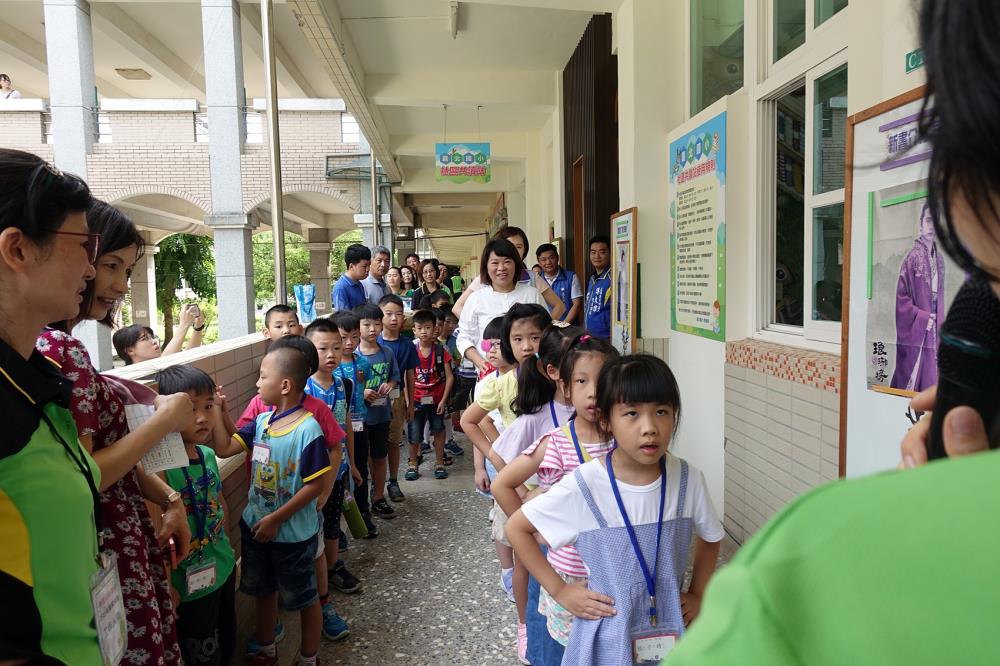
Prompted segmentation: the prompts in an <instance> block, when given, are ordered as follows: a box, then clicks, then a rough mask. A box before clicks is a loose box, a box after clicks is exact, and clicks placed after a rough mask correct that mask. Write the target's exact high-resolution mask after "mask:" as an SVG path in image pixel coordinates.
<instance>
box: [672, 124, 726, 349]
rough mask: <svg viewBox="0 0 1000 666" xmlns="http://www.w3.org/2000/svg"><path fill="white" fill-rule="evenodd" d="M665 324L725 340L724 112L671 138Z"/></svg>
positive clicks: (681, 330) (682, 331) (675, 328)
mask: <svg viewBox="0 0 1000 666" xmlns="http://www.w3.org/2000/svg"><path fill="white" fill-rule="evenodd" d="M669 160H670V218H671V222H672V225H673V228H672V232H671V234H670V267H671V268H670V326H671V328H673V330H675V331H679V332H681V333H689V334H691V335H698V336H701V337H704V338H709V339H711V340H718V341H720V342H722V341H725V339H726V223H725V219H726V113H725V112H723V113H720V114H719V115H717V116H715V117H714V118H712V119H711V120H708V121H706V122H705V123H703V124H702V125H700V126H699V127H698V128H697V129H695V130H694V131H692V132H688V133H686V134H684V135H683V136H681V137H680V138H678V139H677V140H675V141H672V142H671V143H670V154H669Z"/></svg>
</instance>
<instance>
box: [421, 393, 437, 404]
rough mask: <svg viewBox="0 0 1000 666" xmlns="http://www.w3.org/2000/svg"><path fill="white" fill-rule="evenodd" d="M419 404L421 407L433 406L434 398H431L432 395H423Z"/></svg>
mask: <svg viewBox="0 0 1000 666" xmlns="http://www.w3.org/2000/svg"><path fill="white" fill-rule="evenodd" d="M420 404H421V405H433V404H434V396H432V395H425V396H424V397H422V398H421V399H420Z"/></svg>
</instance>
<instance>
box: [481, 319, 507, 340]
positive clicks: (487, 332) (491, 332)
mask: <svg viewBox="0 0 1000 666" xmlns="http://www.w3.org/2000/svg"><path fill="white" fill-rule="evenodd" d="M503 320H504V318H503V316H500V317H494V318H493V319H492V320H491V321H490V323H488V324H486V328H484V329H483V340H501V339H503Z"/></svg>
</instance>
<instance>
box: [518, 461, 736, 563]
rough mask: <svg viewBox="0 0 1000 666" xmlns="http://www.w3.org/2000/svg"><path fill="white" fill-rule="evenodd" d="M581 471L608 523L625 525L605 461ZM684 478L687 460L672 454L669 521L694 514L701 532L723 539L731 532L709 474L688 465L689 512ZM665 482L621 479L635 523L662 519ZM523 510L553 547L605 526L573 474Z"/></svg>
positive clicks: (621, 489)
mask: <svg viewBox="0 0 1000 666" xmlns="http://www.w3.org/2000/svg"><path fill="white" fill-rule="evenodd" d="M578 469H579V471H580V473H581V474H582V475H583V478H584V480H585V481H586V482H587V485H588V486H590V492H591V494H592V495H593V496H594V501H595V502H596V503H597V506H598V508H599V509H600V510H601V513H603V514H604V519H605V520H606V521H607V523H608V527H624V526H625V522H624V521H623V520H622V515H621V512H620V511H619V510H618V504H617V503H616V502H615V496H614V493H613V492H612V491H611V482H610V481H608V471H607V469H605V467H604V465H603V464H602V461H601V460H592V461H591V462H589V463H587V464H585V465H581V466H580V467H579V468H578ZM680 480H681V460H680V458H675V457H673V456H671V455H668V456H667V505H666V508H665V509H664V514H663V517H664V519H665V520H671V519H673V518H677V517H681V518H692V519H693V521H694V532H695V534H696V535H698V536H699V537H701V538H702V539H703V540H704V541H707V542H709V543H715V542H716V541H721V540H722V537H723V536H724V534H725V533H724V532H723V529H722V523H721V522H719V517H718V516H717V515H716V513H715V508H714V507H713V506H712V501H711V500H710V499H709V497H708V490H707V489H706V488H705V477H704V476H702V473H701V472H700V471H699V470H697V469H695V468H694V467H693V466H691V465H688V479H687V497H686V498H685V500H684V515H683V516H678V515H677V500H678V497H679V495H680ZM660 481H661V479H657V480H656V481H654V482H653V483H650V484H649V485H645V486H633V485H630V484H627V483H622V482H621V481H618V490H619V492H620V493H621V496H622V503H623V504H624V505H625V511H627V512H628V518H629V520H630V521H631V522H632V524H633V525H647V524H650V523H656V522H657V516H656V512H657V511H658V510H659V508H660ZM521 511H522V513H524V517H525V518H527V519H528V520H529V521H530V522H531V524H532V525H534V526H535V529H536V530H538V532H539V533H540V534H541V535H542V537H544V539H545V540H546V541H547V542H548V544H549V545H550V546H551V547H553V548H561V547H563V546H565V545H568V544H573V543H576V539H577V537H578V536H579V535H580V533H582V532H589V531H591V530H596V529H598V528H599V527H600V526H599V525H598V524H597V520H595V519H594V514H593V513H591V511H590V508H589V507H588V506H587V502H586V500H584V498H583V493H581V492H580V486H578V485H577V483H576V479H575V478H574V475H573V474H567V475H566V476H564V477H563V479H562V481H560V482H559V483H557V484H556V485H554V486H552V488H550V489H549V491H548V492H547V493H543V494H541V495H539V496H537V497H535V498H534V499H532V500H529V501H528V502H526V503H525V504H524V506H523V507H522V508H521Z"/></svg>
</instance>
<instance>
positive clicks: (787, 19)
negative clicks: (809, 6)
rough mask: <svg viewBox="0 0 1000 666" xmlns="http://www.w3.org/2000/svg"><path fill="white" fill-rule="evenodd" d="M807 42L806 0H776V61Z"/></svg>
mask: <svg viewBox="0 0 1000 666" xmlns="http://www.w3.org/2000/svg"><path fill="white" fill-rule="evenodd" d="M805 43H806V0H774V61H775V62H778V61H779V60H781V59H782V58H784V57H785V56H786V55H788V54H789V53H791V52H792V51H794V50H795V49H797V48H799V47H800V46H802V45H803V44H805Z"/></svg>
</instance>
